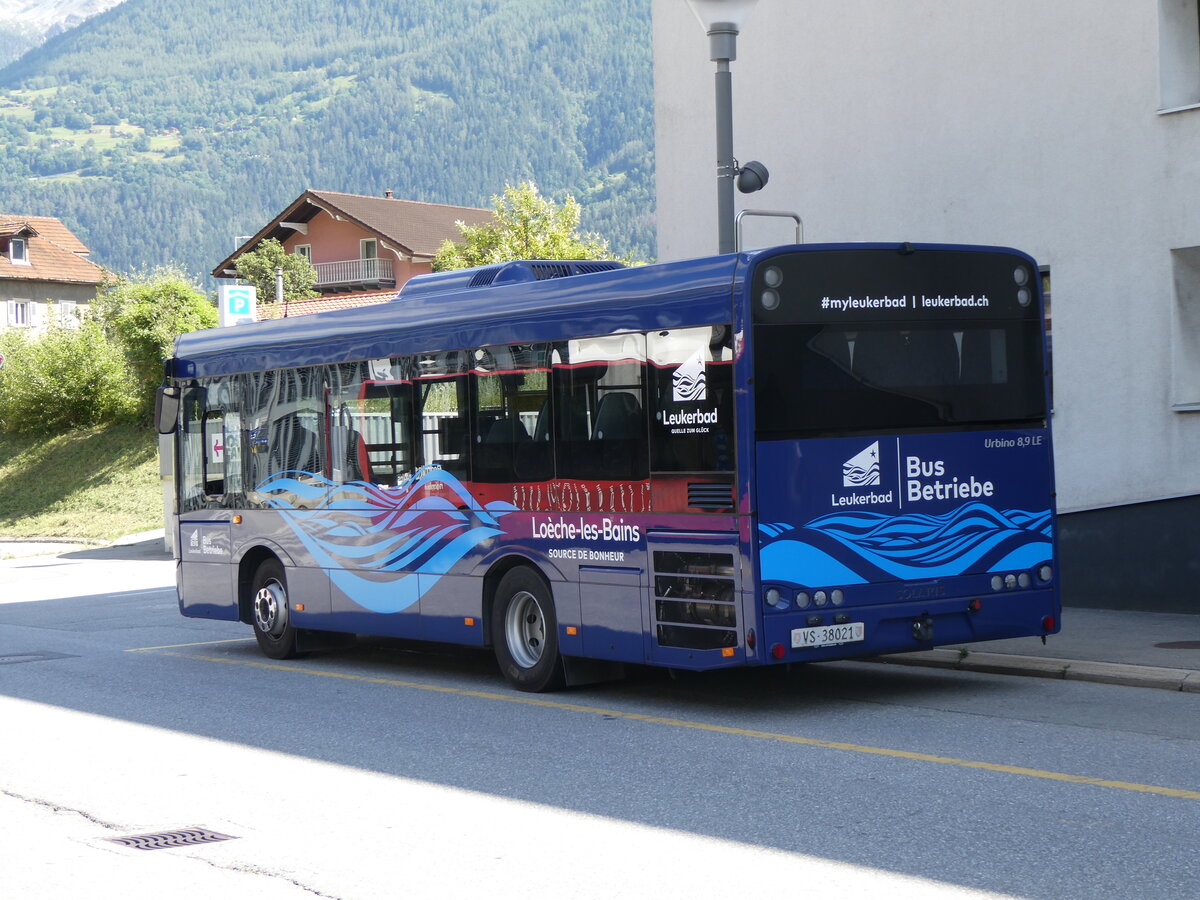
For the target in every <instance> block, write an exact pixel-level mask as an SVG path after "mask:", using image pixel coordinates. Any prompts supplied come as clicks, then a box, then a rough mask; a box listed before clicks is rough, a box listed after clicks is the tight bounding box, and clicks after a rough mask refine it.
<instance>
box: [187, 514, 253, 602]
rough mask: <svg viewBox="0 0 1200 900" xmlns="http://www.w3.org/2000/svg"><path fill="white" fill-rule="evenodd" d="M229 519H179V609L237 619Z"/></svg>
mask: <svg viewBox="0 0 1200 900" xmlns="http://www.w3.org/2000/svg"><path fill="white" fill-rule="evenodd" d="M231 560H232V552H231V545H230V538H229V519H228V517H226V518H224V519H222V520H208V521H199V520H188V519H181V520H180V522H179V585H178V587H179V611H180V612H181V613H183V614H184V615H185V616H197V617H199V618H204V619H228V620H230V621H237V617H238V606H237V591H236V590H235V586H234V583H233V574H234V571H235V567H234V566H233V565H231V564H230V563H231Z"/></svg>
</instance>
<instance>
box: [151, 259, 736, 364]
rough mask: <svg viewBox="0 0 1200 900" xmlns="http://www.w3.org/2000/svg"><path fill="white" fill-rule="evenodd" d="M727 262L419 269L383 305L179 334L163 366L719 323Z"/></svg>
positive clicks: (286, 360) (323, 357)
mask: <svg viewBox="0 0 1200 900" xmlns="http://www.w3.org/2000/svg"><path fill="white" fill-rule="evenodd" d="M737 263H738V257H736V256H733V255H729V256H718V257H707V258H702V259H693V260H684V261H682V262H671V263H659V264H655V265H648V266H637V267H633V268H617V269H613V270H611V271H599V272H594V273H584V274H578V275H572V276H571V277H557V278H550V279H547V280H543V281H524V282H516V283H513V282H508V283H504V284H499V283H497V284H492V285H485V286H481V287H471V286H470V284H469V282H470V279H469V278H461V277H456V278H453V279H444V278H443V276H439V275H434V276H432V277H429V276H426V277H425V278H426V279H427V280H424V281H423V282H417V284H415V285H414V289H413V290H411V291H404V292H401V293H400V294H399V295H398V296H397V297H396V299H394V300H391V301H389V302H387V303H380V304H375V305H372V306H363V307H357V308H354V309H344V310H336V311H332V312H326V313H317V314H314V315H308V316H299V317H296V318H294V319H274V320H270V321H264V322H253V323H249V324H245V325H236V326H233V327H226V328H211V329H207V330H205V331H195V332H190V333H187V334H183V335H180V336H179V338H178V339H177V341H176V344H175V358H174V360H173V361H172V364H171V370H170V371H171V374H173V375H175V376H176V377H184V378H186V377H203V376H212V375H228V374H234V373H238V372H248V371H259V370H263V369H274V368H286V367H290V366H305V365H318V364H323V363H336V362H350V361H355V360H363V359H378V358H383V357H387V356H395V355H401V354H406V353H419V352H423V351H429V350H456V349H463V348H469V347H479V346H488V345H494V344H506V343H518V342H528V341H552V340H566V339H568V338H572V337H580V336H582V335H588V334H610V333H616V332H621V331H639V330H641V331H644V330H651V329H659V328H662V329H667V328H678V327H682V326H685V325H699V324H719V323H723V322H729V321H730V317H731V315H732V301H731V296H732V289H733V282H734V276H735V272H736V267H737ZM492 268H494V267H492ZM480 271H482V270H480ZM454 274H457V273H454ZM439 280H443V281H446V282H447V283H446V285H445V287H446V289H444V290H443V289H440V286H439V285H438V281H439ZM414 281H415V279H414Z"/></svg>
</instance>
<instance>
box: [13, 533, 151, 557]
mask: <svg viewBox="0 0 1200 900" xmlns="http://www.w3.org/2000/svg"><path fill="white" fill-rule="evenodd" d="M80 554H86V556H83V557H82V558H89V559H90V558H97V559H98V558H109V557H121V558H128V559H142V558H145V559H169V558H170V556H171V554H170V552H168V551H167V549H166V547H165V545H164V544H163V529H161V528H158V529H156V530H154V531H143V532H141V533H139V534H128V535H126V536H125V537H122V538H117V539H116V540H115V541H111V542H109V543H105V542H104V541H86V540H65V539H64V540H55V539H46V540H43V541H11V540H3V539H0V560H3V559H24V558H25V557H31V556H63V555H69V556H72V557H74V556H77V555H80Z"/></svg>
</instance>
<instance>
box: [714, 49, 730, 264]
mask: <svg viewBox="0 0 1200 900" xmlns="http://www.w3.org/2000/svg"><path fill="white" fill-rule="evenodd" d="M716 83H717V252H718V253H733V252H734V249H735V242H734V222H733V170H734V161H733V76H732V74H731V73H730V71H729V62H728V61H727V60H720V61H719V62H718V63H717V82H716Z"/></svg>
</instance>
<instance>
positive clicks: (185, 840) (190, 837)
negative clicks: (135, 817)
mask: <svg viewBox="0 0 1200 900" xmlns="http://www.w3.org/2000/svg"><path fill="white" fill-rule="evenodd" d="M107 840H109V841H111V842H112V843H114V844H121V845H122V846H124V847H132V848H133V849H135V850H165V849H166V848H168V847H189V846H191V845H193V844H215V843H216V842H217V841H233V840H237V838H235V837H234V836H233V835H232V834H221V833H220V832H219V831H209V830H208V829H207V828H181V829H180V830H178V831H156V832H154V833H153V834H131V835H128V836H127V837H119V838H107Z"/></svg>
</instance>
